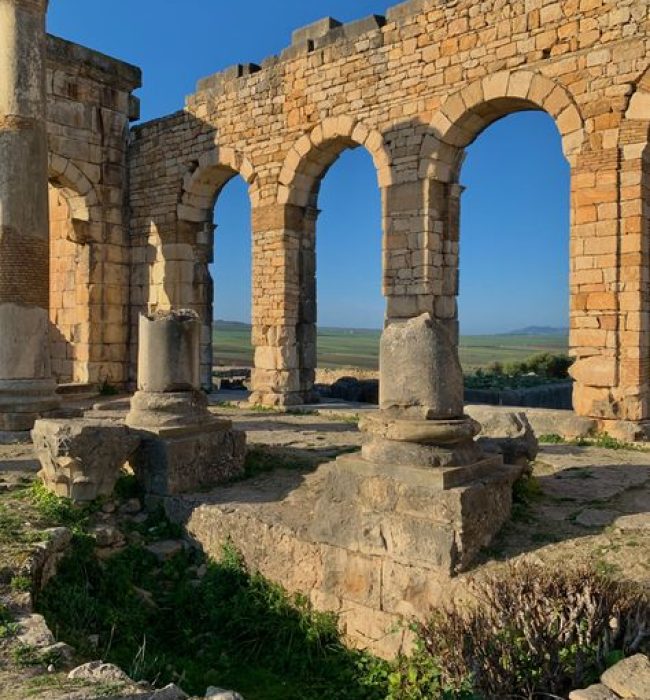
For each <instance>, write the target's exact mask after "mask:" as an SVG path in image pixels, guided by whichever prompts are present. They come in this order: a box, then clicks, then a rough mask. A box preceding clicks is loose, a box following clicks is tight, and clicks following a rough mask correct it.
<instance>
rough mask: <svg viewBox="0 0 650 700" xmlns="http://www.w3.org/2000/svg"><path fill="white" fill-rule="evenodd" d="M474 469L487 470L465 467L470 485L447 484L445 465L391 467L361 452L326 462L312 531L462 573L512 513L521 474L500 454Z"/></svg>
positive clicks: (320, 537) (342, 543)
mask: <svg viewBox="0 0 650 700" xmlns="http://www.w3.org/2000/svg"><path fill="white" fill-rule="evenodd" d="M474 468H475V469H477V470H482V472H478V473H477V472H474V473H472V474H463V476H464V480H463V481H462V482H461V483H463V484H464V485H458V486H452V487H448V488H446V489H445V487H444V482H443V481H442V479H443V478H444V477H443V476H441V474H440V472H444V470H442V469H421V468H412V467H411V468H409V467H404V466H401V467H399V468H395V469H392V470H391V469H390V468H389V467H382V466H381V465H376V464H372V463H368V462H366V461H365V460H362V459H360V458H359V457H357V456H355V455H344V456H343V457H339V459H338V460H337V461H336V462H335V463H332V464H329V465H327V466H326V467H321V470H322V471H323V473H324V474H326V477H325V479H324V481H323V487H322V493H321V495H320V497H319V499H318V500H317V502H316V504H315V505H314V516H313V521H312V523H311V525H310V527H309V536H310V537H311V538H312V539H314V540H316V541H321V542H326V543H328V544H331V545H334V546H337V547H342V548H346V549H350V550H352V551H358V552H361V553H364V554H368V555H373V556H382V557H388V558H390V559H392V560H394V561H397V562H401V563H403V564H405V565H414V566H415V565H418V566H428V567H430V568H436V569H438V570H439V571H440V572H441V573H446V574H452V573H455V572H458V571H460V570H462V569H463V568H465V567H466V566H467V565H469V563H470V562H471V561H472V559H473V558H474V557H475V556H476V554H477V552H478V550H479V549H480V548H481V547H483V546H485V545H487V544H489V542H490V540H491V538H492V537H493V536H494V535H495V534H496V533H497V532H498V530H499V529H500V528H501V526H502V525H503V523H504V522H505V520H506V519H507V518H508V516H509V513H510V507H511V503H512V484H513V483H514V481H515V480H516V479H517V477H518V476H519V475H520V473H521V470H520V468H517V467H508V466H502V465H501V461H500V458H492V460H490V459H488V460H485V461H484V463H482V464H480V465H475V467H474ZM459 469H460V470H461V471H462V470H464V469H465V468H463V467H461V468H459ZM452 474H453V472H452ZM472 478H474V479H475V480H474V481H472V480H471V479H472Z"/></svg>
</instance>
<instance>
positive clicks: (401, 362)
mask: <svg viewBox="0 0 650 700" xmlns="http://www.w3.org/2000/svg"><path fill="white" fill-rule="evenodd" d="M359 427H360V429H361V431H362V432H363V433H364V434H365V442H364V445H363V448H362V451H361V455H360V456H359V455H354V454H352V455H344V456H342V457H339V459H338V460H337V462H336V465H335V468H334V469H332V470H331V471H330V473H329V476H328V481H327V485H326V488H325V489H324V492H323V493H324V495H323V497H322V498H321V500H320V501H319V503H318V505H317V507H316V509H315V514H314V520H313V526H312V528H311V534H312V536H313V537H314V538H316V539H318V540H323V541H325V542H328V543H330V544H334V545H336V546H340V547H345V548H348V547H355V548H358V549H360V551H368V552H371V553H373V554H382V555H384V556H388V557H393V558H395V560H396V561H398V562H400V564H406V565H409V566H416V565H417V566H419V565H429V566H431V565H433V566H435V567H437V568H439V569H441V570H443V571H444V572H445V573H446V574H450V575H451V574H455V573H457V572H458V571H460V570H462V569H464V568H466V567H467V565H468V564H469V563H470V562H471V561H472V559H473V558H474V557H475V556H476V554H477V552H478V550H479V549H480V548H481V547H482V546H485V545H487V544H488V543H489V542H490V540H491V538H492V537H493V536H494V535H495V534H496V532H497V531H498V530H499V529H500V528H501V526H502V525H503V523H504V521H505V520H506V519H507V518H508V515H509V512H510V505H511V500H512V484H513V483H514V481H515V480H516V478H517V477H518V476H519V475H520V473H521V467H518V466H510V465H504V464H503V459H502V456H501V455H499V454H496V455H495V454H492V455H486V454H484V453H483V452H482V450H481V448H480V447H479V445H478V444H477V442H476V440H475V437H476V435H477V434H478V433H479V432H480V425H479V424H478V423H476V421H474V420H472V419H471V418H469V417H468V416H466V415H465V414H464V406H463V373H462V369H461V366H460V362H459V360H458V350H457V347H456V343H455V341H454V339H453V338H452V337H451V335H450V334H449V332H448V331H447V329H446V328H445V326H444V325H443V324H442V323H440V322H439V321H437V320H435V319H433V318H431V316H430V315H429V314H423V315H421V316H418V317H416V318H411V319H409V320H406V321H396V322H393V323H392V324H390V325H389V326H388V327H387V328H386V330H385V331H384V332H383V334H382V339H381V346H380V408H379V411H377V412H376V413H375V414H370V415H369V416H367V417H364V418H363V419H362V420H361V422H360V425H359ZM355 538H356V544H355V542H354V539H355Z"/></svg>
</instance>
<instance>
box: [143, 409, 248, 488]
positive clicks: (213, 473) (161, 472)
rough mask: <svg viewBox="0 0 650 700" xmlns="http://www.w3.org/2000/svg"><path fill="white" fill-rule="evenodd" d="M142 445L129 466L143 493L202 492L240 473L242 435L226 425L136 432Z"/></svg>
mask: <svg viewBox="0 0 650 700" xmlns="http://www.w3.org/2000/svg"><path fill="white" fill-rule="evenodd" d="M140 434H141V436H142V442H141V445H140V448H139V449H138V451H137V452H136V454H135V455H134V456H133V458H132V459H131V466H132V467H133V471H134V472H135V474H136V476H137V478H138V480H139V481H140V482H141V483H142V485H143V487H144V489H145V491H146V493H147V494H149V495H153V496H173V495H178V494H182V493H195V492H198V491H206V490H208V489H210V488H212V487H214V486H217V485H219V484H223V483H225V482H227V481H231V480H232V479H233V478H235V477H238V476H240V475H241V474H242V473H243V471H244V459H245V457H246V435H245V434H244V433H243V432H241V431H238V430H233V429H232V424H231V422H230V421H225V420H217V419H212V420H209V421H206V422H205V423H202V424H200V425H196V426H183V427H178V428H160V429H158V430H151V429H150V430H147V431H140Z"/></svg>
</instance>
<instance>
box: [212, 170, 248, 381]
mask: <svg viewBox="0 0 650 700" xmlns="http://www.w3.org/2000/svg"><path fill="white" fill-rule="evenodd" d="M214 225H215V232H214V253H213V263H212V264H211V265H210V275H211V278H212V286H213V318H214V333H213V363H214V364H213V366H214V368H215V371H216V372H217V375H218V376H221V377H223V379H225V380H227V379H228V377H229V376H230V375H232V376H235V377H238V376H239V375H237V374H234V375H233V374H232V372H230V371H228V370H225V369H224V368H233V369H240V368H248V369H250V368H251V367H252V366H253V348H252V345H251V300H252V292H251V286H252V276H251V239H252V234H251V204H250V198H249V196H248V187H247V185H246V183H245V182H244V180H243V179H242V178H241V177H233V178H232V179H231V180H229V181H228V183H227V184H226V185H225V186H224V187H223V188H222V190H221V191H220V193H219V195H218V197H217V200H216V203H215V207H214ZM222 385H226V382H225V381H224V382H222Z"/></svg>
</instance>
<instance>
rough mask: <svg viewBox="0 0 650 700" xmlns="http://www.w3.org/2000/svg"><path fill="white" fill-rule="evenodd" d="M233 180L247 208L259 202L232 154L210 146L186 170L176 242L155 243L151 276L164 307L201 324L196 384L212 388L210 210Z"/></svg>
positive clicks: (247, 168) (252, 180) (247, 167)
mask: <svg viewBox="0 0 650 700" xmlns="http://www.w3.org/2000/svg"><path fill="white" fill-rule="evenodd" d="M237 175H239V176H241V178H242V179H243V180H244V181H245V182H246V183H247V185H248V195H249V199H250V203H251V208H254V207H255V205H256V204H257V203H258V202H259V198H260V194H259V180H258V178H257V173H256V171H255V168H254V166H253V164H252V163H251V161H250V160H248V158H246V157H245V156H244V155H242V154H241V153H240V152H238V151H236V150H235V149H234V148H230V147H227V146H219V145H216V146H214V147H213V148H211V149H210V150H208V151H206V152H205V153H203V154H202V155H201V156H200V157H199V159H198V161H195V162H194V163H193V164H192V167H191V168H190V169H189V170H188V172H187V173H186V174H185V176H184V177H183V179H182V182H181V188H180V195H179V201H178V206H177V218H178V227H177V236H176V238H175V239H174V240H172V241H166V240H164V241H161V242H160V245H159V248H158V250H157V251H156V259H155V261H154V264H153V269H152V275H153V277H154V279H155V280H156V281H155V282H154V284H155V285H157V286H159V287H160V290H161V298H164V299H166V302H167V304H168V305H171V306H184V307H189V308H192V309H194V310H195V311H196V312H197V313H198V314H199V316H200V318H201V322H202V324H203V335H202V342H201V381H202V384H203V386H204V387H205V388H206V389H207V388H211V386H212V321H213V296H214V291H213V290H214V287H213V281H212V276H211V274H210V269H209V266H210V264H211V263H212V262H213V260H214V235H213V234H214V230H215V227H214V224H213V217H214V208H215V205H216V202H217V199H218V197H219V195H220V193H221V191H222V190H223V188H224V187H225V186H226V185H227V184H228V182H230V180H232V179H233V178H234V177H236V176H237Z"/></svg>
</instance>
